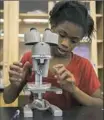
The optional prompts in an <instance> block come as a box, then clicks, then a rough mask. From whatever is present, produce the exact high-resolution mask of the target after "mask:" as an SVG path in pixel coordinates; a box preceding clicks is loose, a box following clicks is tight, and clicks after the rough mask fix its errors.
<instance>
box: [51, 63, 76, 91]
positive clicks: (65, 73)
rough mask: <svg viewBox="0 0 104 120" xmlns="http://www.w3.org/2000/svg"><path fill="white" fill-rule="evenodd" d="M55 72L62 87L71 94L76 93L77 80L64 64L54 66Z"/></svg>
mask: <svg viewBox="0 0 104 120" xmlns="http://www.w3.org/2000/svg"><path fill="white" fill-rule="evenodd" d="M53 69H54V71H55V77H56V78H57V80H58V83H59V84H60V86H61V87H62V88H63V89H64V90H66V91H69V92H71V93H73V92H74V91H75V88H76V86H75V78H74V75H73V74H72V73H71V72H70V71H69V70H67V69H66V68H65V66H64V65H63V64H57V65H54V66H53Z"/></svg>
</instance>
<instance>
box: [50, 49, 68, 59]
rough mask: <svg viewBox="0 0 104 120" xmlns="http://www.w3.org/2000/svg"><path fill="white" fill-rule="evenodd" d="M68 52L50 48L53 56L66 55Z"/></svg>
mask: <svg viewBox="0 0 104 120" xmlns="http://www.w3.org/2000/svg"><path fill="white" fill-rule="evenodd" d="M69 54H70V52H61V51H60V50H58V49H57V48H54V49H52V56H54V57H60V58H61V57H62V58H63V57H68V55H69Z"/></svg>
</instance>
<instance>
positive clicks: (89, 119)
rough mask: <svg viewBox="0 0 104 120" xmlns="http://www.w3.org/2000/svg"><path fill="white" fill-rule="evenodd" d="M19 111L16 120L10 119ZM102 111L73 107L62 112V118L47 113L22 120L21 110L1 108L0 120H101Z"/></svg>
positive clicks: (100, 109)
mask: <svg viewBox="0 0 104 120" xmlns="http://www.w3.org/2000/svg"><path fill="white" fill-rule="evenodd" d="M17 109H19V110H20V116H19V118H18V119H12V118H13V116H14V114H15V112H16V110H17ZM103 112H104V111H103V109H102V108H97V107H75V108H72V109H71V110H69V111H63V116H62V117H54V116H53V115H52V114H51V112H49V111H42V112H40V113H38V114H37V113H34V114H35V117H34V118H24V117H23V109H22V108H18V107H1V108H0V120H103Z"/></svg>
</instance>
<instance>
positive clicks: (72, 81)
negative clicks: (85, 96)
mask: <svg viewBox="0 0 104 120" xmlns="http://www.w3.org/2000/svg"><path fill="white" fill-rule="evenodd" d="M66 81H67V82H69V83H75V80H74V79H73V78H67V79H66Z"/></svg>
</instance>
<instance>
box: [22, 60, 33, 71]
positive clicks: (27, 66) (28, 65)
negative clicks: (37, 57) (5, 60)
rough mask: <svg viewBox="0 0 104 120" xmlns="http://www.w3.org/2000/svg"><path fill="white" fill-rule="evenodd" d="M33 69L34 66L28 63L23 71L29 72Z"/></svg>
mask: <svg viewBox="0 0 104 120" xmlns="http://www.w3.org/2000/svg"><path fill="white" fill-rule="evenodd" d="M31 68H32V65H31V64H30V63H29V62H28V61H27V62H26V63H25V64H24V66H23V71H29V70H30V69H31Z"/></svg>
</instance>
